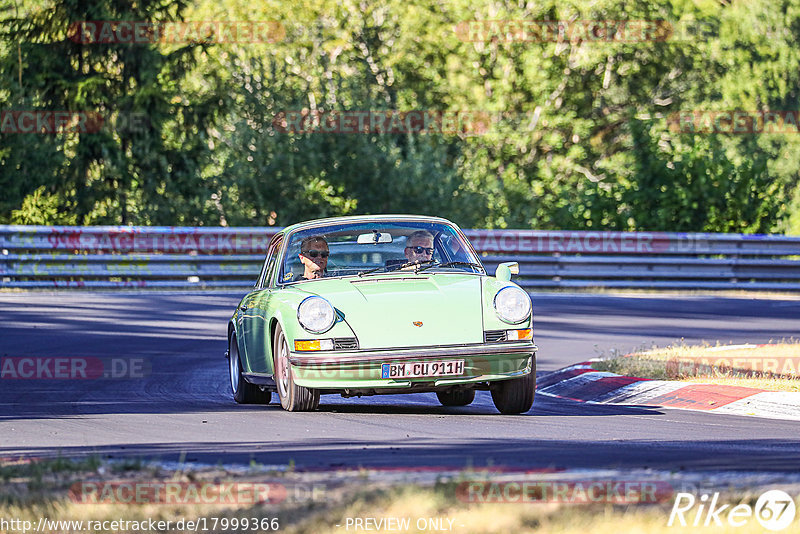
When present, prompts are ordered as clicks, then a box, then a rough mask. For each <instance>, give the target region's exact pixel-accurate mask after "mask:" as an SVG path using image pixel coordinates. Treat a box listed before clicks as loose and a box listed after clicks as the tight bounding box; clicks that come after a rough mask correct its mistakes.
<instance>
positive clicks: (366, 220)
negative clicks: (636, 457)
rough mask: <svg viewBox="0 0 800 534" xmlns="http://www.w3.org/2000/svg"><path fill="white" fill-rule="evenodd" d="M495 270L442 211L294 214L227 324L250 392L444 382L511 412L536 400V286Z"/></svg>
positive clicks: (445, 393) (456, 397) (305, 402)
mask: <svg viewBox="0 0 800 534" xmlns="http://www.w3.org/2000/svg"><path fill="white" fill-rule="evenodd" d="M518 272H519V266H518V264H517V263H513V262H510V263H502V264H500V265H499V266H498V267H497V270H496V272H495V275H494V276H488V275H487V274H486V270H485V269H484V267H483V265H482V263H481V260H480V258H479V257H478V254H476V253H475V250H474V249H473V247H472V245H471V244H470V242H469V241H468V240H467V238H466V237H465V236H464V234H463V233H462V232H461V230H460V229H459V228H458V227H457V226H456V225H454V224H453V223H451V222H450V221H447V220H445V219H440V218H436V217H420V216H407V215H396V216H392V215H382V216H358V217H339V218H333V219H322V220H317V221H309V222H304V223H300V224H295V225H293V226H289V227H287V228H285V229H283V230H282V231H281V232H279V233H277V234H276V235H275V236H274V237H273V238H272V240H271V241H270V243H269V247H268V249H267V256H266V259H265V261H264V266H263V268H262V269H261V275H260V276H259V277H258V281H257V282H256V284H255V286H254V288H253V289H252V291H250V292H249V293H248V294H247V295H245V296H244V298H243V299H242V301H241V302H240V303H239V305H238V306H237V308H236V311H235V312H234V314H233V316H232V317H231V320H230V323H229V325H228V351H227V352H226V356H227V358H228V360H229V363H230V365H229V366H228V367H229V370H230V380H231V388H232V390H233V396H234V399H235V400H236V402H239V403H253V404H256V403H261V404H267V403H269V402H270V400H271V398H272V392H273V391H277V393H278V397H279V399H280V403H281V406H283V408H284V409H286V410H288V411H308V410H315V409H316V408H317V407H318V406H319V399H320V395H321V394H328V393H339V394H341V395H342V396H344V397H352V396H361V395H376V394H393V393H416V392H435V393H436V395H437V397H438V398H439V401H440V402H441V403H442V404H443V405H445V406H466V405H467V404H469V403H471V402H472V401H473V399H474V398H475V390H479V389H480V390H489V391H490V392H491V395H492V400H493V401H494V405H495V406H496V407H497V409H498V410H499V411H500V412H502V413H504V414H517V413H523V412H527V411H528V410H530V408H531V406H532V404H533V397H534V392H535V388H536V345H534V343H533V314H532V305H531V299H530V297H529V296H528V294H527V293H526V292H525V291H523V290H522V289H520V287H519V286H517V285H516V284H514V283H513V282H511V275H512V273H514V274H515V273H518Z"/></svg>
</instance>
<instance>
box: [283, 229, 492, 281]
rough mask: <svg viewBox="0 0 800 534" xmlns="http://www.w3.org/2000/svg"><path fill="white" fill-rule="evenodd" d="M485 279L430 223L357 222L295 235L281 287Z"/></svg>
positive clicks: (454, 237)
mask: <svg viewBox="0 0 800 534" xmlns="http://www.w3.org/2000/svg"><path fill="white" fill-rule="evenodd" d="M423 267H425V273H431V272H442V271H448V272H457V271H461V272H471V273H485V271H484V269H483V266H482V265H481V262H480V260H479V259H478V258H477V256H476V255H475V254H474V252H473V251H472V248H471V247H470V246H469V245H468V244H467V242H466V241H465V239H464V238H463V237H462V235H461V234H460V233H459V232H458V231H457V230H456V229H455V228H453V227H451V226H450V225H447V224H442V223H432V222H422V221H420V222H413V221H402V222H400V221H398V222H386V221H381V222H359V223H351V224H341V223H340V224H332V225H330V226H317V227H314V228H308V229H303V230H298V231H296V232H293V233H292V234H290V235H289V236H288V245H287V248H286V254H285V257H284V261H283V265H282V267H281V271H280V273H279V278H278V279H279V280H280V283H284V284H285V283H292V282H303V281H306V280H311V279H315V278H323V277H334V276H359V275H360V276H365V275H369V274H374V273H386V272H394V271H402V272H407V271H408V272H414V271H415V270H418V269H421V268H423Z"/></svg>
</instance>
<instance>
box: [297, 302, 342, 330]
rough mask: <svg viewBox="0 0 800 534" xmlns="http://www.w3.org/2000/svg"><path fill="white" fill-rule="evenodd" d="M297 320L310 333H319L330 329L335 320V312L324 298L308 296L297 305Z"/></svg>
mask: <svg viewBox="0 0 800 534" xmlns="http://www.w3.org/2000/svg"><path fill="white" fill-rule="evenodd" d="M297 320H298V321H300V325H301V326H302V327H303V328H305V329H306V330H308V331H309V332H311V333H312V334H321V333H322V332H325V331H327V330H330V329H331V327H332V326H333V323H334V322H336V312H335V311H333V306H331V303H330V302H328V301H327V300H325V299H324V298H322V297H308V298H306V299H305V300H304V301H303V302H301V303H300V306H298V307H297Z"/></svg>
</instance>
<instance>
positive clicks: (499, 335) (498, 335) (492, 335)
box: [483, 330, 506, 343]
mask: <svg viewBox="0 0 800 534" xmlns="http://www.w3.org/2000/svg"><path fill="white" fill-rule="evenodd" d="M499 341H506V331H505V330H485V331H484V332H483V342H484V343H497V342H499Z"/></svg>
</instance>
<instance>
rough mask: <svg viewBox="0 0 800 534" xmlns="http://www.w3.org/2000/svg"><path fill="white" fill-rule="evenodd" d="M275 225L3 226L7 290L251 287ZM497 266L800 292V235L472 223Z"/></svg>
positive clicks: (628, 281)
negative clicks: (537, 227)
mask: <svg viewBox="0 0 800 534" xmlns="http://www.w3.org/2000/svg"><path fill="white" fill-rule="evenodd" d="M278 230H279V229H277V228H263V227H252V228H203V227H201V228H195V227H125V226H98V227H73V226H3V225H0V288H119V287H140V288H148V287H155V288H157V287H180V288H207V287H232V288H247V287H249V286H252V284H253V282H254V281H255V279H256V277H257V276H258V273H259V272H260V268H261V264H262V262H263V260H264V254H265V251H266V246H267V243H268V242H269V240H270V238H271V237H272V235H274V233H275V232H277V231H278ZM465 233H466V234H467V237H469V239H470V240H471V241H472V243H473V245H474V246H475V248H476V250H477V251H478V252H479V253H480V254H481V256H482V258H483V262H484V264H485V265H486V267H487V269H489V271H490V272H493V271H494V269H495V267H496V266H497V264H498V263H500V262H502V261H518V262H519V264H520V274H519V276H518V277H516V278H515V281H517V282H518V283H519V284H520V285H521V286H523V287H525V288H528V289H535V288H544V287H620V288H623V287H624V288H665V289H670V288H672V289H754V290H791V291H800V237H788V236H783V235H745V234H706V233H651V232H585V231H537V230H467V231H466V232H465Z"/></svg>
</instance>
